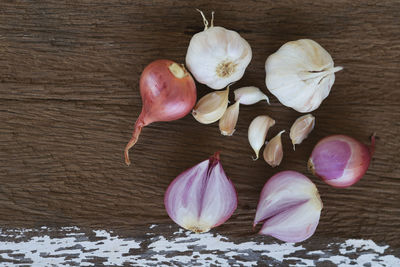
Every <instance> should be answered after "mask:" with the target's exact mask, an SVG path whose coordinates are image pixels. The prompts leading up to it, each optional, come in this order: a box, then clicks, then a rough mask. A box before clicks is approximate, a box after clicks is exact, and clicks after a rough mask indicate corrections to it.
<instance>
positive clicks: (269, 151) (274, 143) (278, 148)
mask: <svg viewBox="0 0 400 267" xmlns="http://www.w3.org/2000/svg"><path fill="white" fill-rule="evenodd" d="M284 132H285V130H283V131H280V132H279V133H278V134H277V135H276V136H275V137H274V138H272V139H271V141H269V142H267V143H266V145H265V149H264V153H263V156H264V160H265V162H266V163H268V164H269V165H270V166H271V167H273V168H274V167H276V166H279V164H281V162H282V158H283V147H282V138H281V135H282V134H283V133H284Z"/></svg>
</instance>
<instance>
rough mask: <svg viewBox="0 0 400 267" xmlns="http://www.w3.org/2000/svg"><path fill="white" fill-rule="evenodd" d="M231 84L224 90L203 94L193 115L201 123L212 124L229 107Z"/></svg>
mask: <svg viewBox="0 0 400 267" xmlns="http://www.w3.org/2000/svg"><path fill="white" fill-rule="evenodd" d="M228 96H229V86H228V87H227V88H226V90H224V91H218V92H212V93H209V94H207V95H205V96H203V97H202V98H201V99H200V100H199V102H197V104H196V105H195V107H194V109H193V111H192V115H193V117H194V118H195V119H196V120H197V121H198V122H200V123H203V124H210V123H213V122H216V121H217V120H219V119H220V118H221V117H222V116H223V115H224V113H225V111H226V108H227V107H228Z"/></svg>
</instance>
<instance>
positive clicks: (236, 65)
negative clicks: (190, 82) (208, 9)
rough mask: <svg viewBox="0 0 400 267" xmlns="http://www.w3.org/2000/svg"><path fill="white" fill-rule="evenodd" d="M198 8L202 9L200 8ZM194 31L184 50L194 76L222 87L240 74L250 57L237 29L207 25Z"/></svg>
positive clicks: (206, 83)
mask: <svg viewBox="0 0 400 267" xmlns="http://www.w3.org/2000/svg"><path fill="white" fill-rule="evenodd" d="M200 12H201V11H200ZM201 14H202V16H203V19H204V23H205V30H204V31H202V32H199V33H196V34H195V35H193V37H192V39H191V40H190V43H189V47H188V50H187V53H186V67H187V68H188V69H189V70H190V72H191V73H192V75H193V76H194V77H195V79H196V80H197V81H198V82H200V83H202V84H205V85H207V86H208V87H210V88H212V89H217V90H218V89H222V88H225V87H226V86H227V85H228V84H231V83H233V82H235V81H238V80H240V79H241V78H242V76H243V74H244V72H245V70H246V68H247V66H248V65H249V63H250V61H251V58H252V51H251V47H250V45H249V43H248V42H247V41H246V40H245V39H243V38H242V37H241V36H240V35H239V34H238V33H237V32H235V31H231V30H227V29H225V28H223V27H218V26H213V25H212V24H213V23H212V21H211V27H209V28H208V27H207V25H208V21H207V20H206V19H205V18H204V15H203V13H202V12H201Z"/></svg>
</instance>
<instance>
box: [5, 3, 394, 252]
mask: <svg viewBox="0 0 400 267" xmlns="http://www.w3.org/2000/svg"><path fill="white" fill-rule="evenodd" d="M195 8H199V9H202V10H204V11H205V12H206V14H207V16H209V14H210V12H211V10H214V11H215V12H216V13H215V25H218V26H224V27H226V28H229V29H233V30H236V31H238V32H239V33H240V34H241V35H242V36H243V37H244V38H245V39H247V40H248V42H249V43H250V45H251V46H252V49H253V59H252V62H251V64H250V66H249V67H248V69H247V71H246V73H245V76H244V77H243V79H242V80H241V81H240V82H238V83H236V84H235V85H234V88H237V87H239V86H246V85H255V86H258V87H260V88H262V90H263V91H264V92H267V89H266V87H265V83H264V79H265V71H264V62H265V60H266V58H267V56H268V55H270V54H271V53H273V52H275V51H276V50H277V49H278V48H279V47H280V46H281V45H282V44H284V43H285V42H287V41H290V40H296V39H300V38H311V39H314V40H316V41H317V42H319V43H320V44H321V45H322V46H323V47H325V48H326V49H327V51H329V52H330V53H331V55H332V57H333V59H334V61H335V64H336V65H339V66H343V67H344V70H343V71H341V72H339V73H337V75H336V82H335V84H334V86H333V88H332V91H331V94H330V96H329V97H328V98H327V99H326V100H325V101H324V102H323V104H322V106H321V107H320V108H319V109H318V110H316V111H315V112H313V114H314V115H315V116H316V127H315V130H314V131H313V132H312V134H311V136H310V137H309V138H308V139H307V140H306V141H305V142H304V143H303V144H302V145H300V146H298V148H297V149H296V151H295V152H294V151H293V150H292V147H291V145H290V141H289V137H288V134H285V135H283V142H284V147H285V154H284V160H283V163H282V164H281V166H279V167H278V168H275V169H272V168H270V167H269V166H267V164H266V163H265V162H264V161H262V160H258V161H256V162H253V161H252V160H251V156H252V150H251V148H250V146H249V144H248V141H247V128H248V125H249V123H250V121H251V120H252V118H253V117H255V116H256V115H260V114H268V115H270V116H271V117H273V118H274V119H275V120H276V121H277V124H276V126H274V127H273V128H272V129H271V131H270V133H269V135H268V138H270V137H272V136H274V135H275V134H276V133H277V132H279V131H280V130H282V129H286V130H289V128H290V126H291V124H292V122H293V121H294V120H295V119H296V118H297V117H298V116H300V115H301V114H300V113H297V112H295V111H294V110H291V109H288V108H286V107H284V106H282V105H281V104H280V103H279V102H278V101H277V99H276V98H275V97H273V96H272V95H271V94H270V93H269V92H268V95H269V96H270V98H271V102H272V105H271V106H268V105H266V103H258V104H256V105H254V106H241V107H240V109H241V110H240V116H239V123H238V126H237V131H236V132H235V134H234V136H232V137H223V136H221V135H220V133H219V130H218V125H217V124H213V125H201V124H199V123H197V122H196V121H195V120H194V119H193V117H192V116H190V115H189V116H187V117H185V118H184V119H181V120H179V121H175V122H170V123H154V124H152V125H150V126H148V127H146V128H145V129H144V130H143V132H142V135H141V137H140V139H139V142H138V143H137V145H136V146H135V147H134V149H133V150H131V151H132V152H131V159H132V161H133V164H132V165H131V166H130V167H127V166H125V165H124V161H123V148H124V146H125V144H126V143H127V142H128V140H129V138H130V136H131V131H132V129H133V123H134V122H135V120H136V118H137V117H138V115H139V112H140V110H141V99H140V94H139V88H138V80H139V77H140V73H141V71H142V69H143V68H144V67H145V66H146V65H147V64H148V63H150V62H151V61H153V60H155V59H159V58H168V59H171V60H175V61H177V62H182V63H183V62H184V58H185V54H186V49H187V46H188V43H189V40H190V38H191V36H192V35H193V34H195V33H197V32H199V31H201V30H202V29H203V24H202V20H201V17H200V15H199V14H198V13H197V12H196V11H195ZM399 14H400V2H399V1H372V0H368V1H344V0H340V1H330V0H324V1H294V0H293V1H290V0H284V1H279V2H278V1H196V2H194V1H109V0H107V1H102V0H98V1H59V0H53V1H51V0H49V1H6V0H1V1H0V116H1V117H0V226H1V227H9V228H13V227H39V226H42V225H48V226H55V227H58V226H67V225H76V226H80V227H89V228H102V229H111V230H115V231H119V232H120V233H126V234H130V235H134V234H135V233H134V232H135V231H139V230H140V229H145V228H144V227H146V229H148V225H149V224H150V223H156V224H173V222H172V221H171V220H170V219H169V217H168V215H167V214H166V212H165V210H164V205H163V195H164V192H165V190H166V188H167V186H168V184H169V183H170V182H171V181H172V180H173V178H174V177H176V176H177V175H178V174H179V173H180V172H182V171H183V170H185V169H187V168H189V167H191V166H193V165H195V164H197V163H198V162H200V161H202V160H204V159H206V158H208V157H209V156H210V155H211V154H213V153H214V152H215V151H217V150H220V151H221V160H222V163H223V166H224V168H225V171H226V172H227V173H228V175H229V177H230V178H231V179H232V180H233V182H234V184H235V185H236V188H237V191H238V196H239V205H238V209H237V211H236V212H235V213H234V215H233V216H232V218H231V219H230V220H229V221H228V222H227V223H226V224H224V225H223V226H220V227H219V228H217V229H215V230H214V231H216V232H219V233H221V234H225V235H228V236H230V237H232V238H233V239H234V238H241V239H243V237H244V236H247V235H249V236H250V235H251V236H252V235H254V232H253V231H252V221H253V217H254V214H255V208H256V205H257V201H258V196H259V193H260V191H261V188H262V186H263V185H264V183H265V182H266V181H267V179H268V178H269V177H270V176H272V175H273V174H274V173H276V172H278V171H282V170H296V171H299V172H302V173H305V174H307V175H309V174H308V173H307V170H306V162H307V159H308V156H309V155H310V153H311V150H312V148H313V146H314V145H315V144H316V142H317V141H318V140H319V139H320V138H322V137H324V136H327V135H330V134H336V133H340V134H347V135H350V136H353V137H355V138H357V139H359V140H360V141H362V142H364V143H368V142H369V136H370V135H371V133H372V132H376V133H377V138H378V139H377V144H376V153H375V155H374V159H373V161H372V164H371V166H370V168H369V170H368V172H367V174H366V175H365V176H364V177H363V179H362V180H361V181H360V182H358V183H357V184H356V185H354V186H352V187H351V188H348V189H335V188H332V187H330V186H328V185H326V184H324V183H323V182H321V181H320V180H318V179H317V178H312V179H313V181H314V182H315V183H316V184H317V186H318V188H319V190H320V193H321V197H322V200H323V203H324V209H323V212H322V216H321V221H320V225H319V227H318V229H317V232H316V234H315V235H314V236H313V237H312V238H311V239H310V242H317V241H318V240H319V238H324V239H325V240H326V238H330V237H332V238H333V237H340V238H368V239H369V238H371V239H373V240H375V241H378V242H385V243H388V244H391V245H392V246H395V247H400V240H399V238H398V237H399V236H400V158H399V150H400V137H399V136H400V131H399V129H400V123H399V118H400V106H399V105H400V104H399V101H400V88H399V87H400V70H399V68H400V19H399ZM210 91H211V90H210V89H207V88H206V87H205V86H203V85H198V92H199V96H202V95H204V94H205V93H207V92H210ZM309 177H310V176H309ZM133 229H134V230H133Z"/></svg>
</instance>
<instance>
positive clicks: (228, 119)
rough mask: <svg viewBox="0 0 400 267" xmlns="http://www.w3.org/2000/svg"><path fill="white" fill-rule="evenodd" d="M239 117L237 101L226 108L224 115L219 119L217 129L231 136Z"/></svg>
mask: <svg viewBox="0 0 400 267" xmlns="http://www.w3.org/2000/svg"><path fill="white" fill-rule="evenodd" d="M238 117H239V102H235V104H233V105H231V106H230V107H229V108H227V109H226V111H225V113H224V115H223V116H222V118H221V119H220V120H219V130H220V131H221V134H222V135H227V136H231V135H233V133H234V132H235V130H236V129H235V127H236V123H237V121H238Z"/></svg>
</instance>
